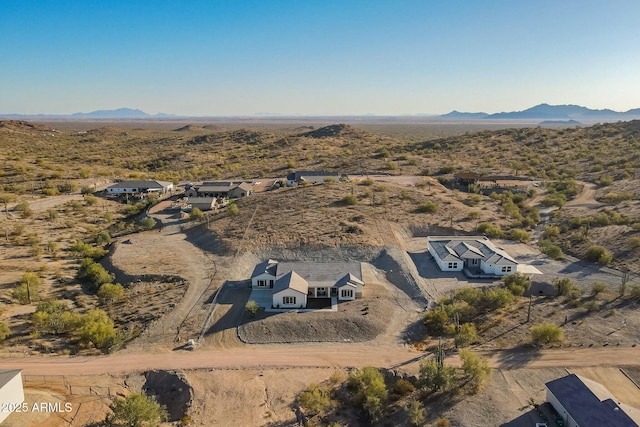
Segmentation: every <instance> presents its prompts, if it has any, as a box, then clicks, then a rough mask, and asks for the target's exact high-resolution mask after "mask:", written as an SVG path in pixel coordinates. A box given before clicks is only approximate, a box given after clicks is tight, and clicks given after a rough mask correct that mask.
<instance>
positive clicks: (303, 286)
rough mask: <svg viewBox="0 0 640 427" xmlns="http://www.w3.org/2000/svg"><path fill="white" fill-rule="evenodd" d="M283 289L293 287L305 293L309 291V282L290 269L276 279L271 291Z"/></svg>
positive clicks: (275, 292)
mask: <svg viewBox="0 0 640 427" xmlns="http://www.w3.org/2000/svg"><path fill="white" fill-rule="evenodd" d="M285 289H293V290H295V291H298V292H300V293H303V294H305V295H306V294H307V292H308V291H309V283H308V282H307V281H306V280H304V279H303V278H302V277H300V275H299V274H298V273H296V272H295V271H290V272H288V273H287V274H285V275H284V276H280V277H279V278H278V279H276V283H275V285H274V286H273V293H274V294H277V293H278V292H282V291H284V290H285Z"/></svg>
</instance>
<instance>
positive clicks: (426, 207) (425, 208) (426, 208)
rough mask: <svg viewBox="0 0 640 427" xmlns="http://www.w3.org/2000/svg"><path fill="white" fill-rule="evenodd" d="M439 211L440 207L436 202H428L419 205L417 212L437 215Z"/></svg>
mask: <svg viewBox="0 0 640 427" xmlns="http://www.w3.org/2000/svg"><path fill="white" fill-rule="evenodd" d="M439 209H440V206H439V205H438V204H437V203H436V202H433V201H428V202H426V203H422V204H421V205H419V206H418V209H417V210H418V212H420V213H436V212H438V210H439Z"/></svg>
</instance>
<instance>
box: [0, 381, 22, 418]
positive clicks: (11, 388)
mask: <svg viewBox="0 0 640 427" xmlns="http://www.w3.org/2000/svg"><path fill="white" fill-rule="evenodd" d="M22 402H24V390H23V389H22V370H21V369H7V370H0V404H2V408H0V423H2V422H3V421H4V420H5V419H6V418H7V417H8V416H9V415H10V414H11V413H12V412H17V411H16V410H12V409H13V408H18V407H20V405H21V404H22Z"/></svg>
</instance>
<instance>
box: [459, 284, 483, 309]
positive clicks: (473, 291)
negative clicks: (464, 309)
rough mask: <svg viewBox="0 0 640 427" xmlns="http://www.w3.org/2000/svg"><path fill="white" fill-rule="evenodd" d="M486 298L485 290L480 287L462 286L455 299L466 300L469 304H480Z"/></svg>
mask: <svg viewBox="0 0 640 427" xmlns="http://www.w3.org/2000/svg"><path fill="white" fill-rule="evenodd" d="M483 298H484V292H482V289H480V288H471V287H468V288H462V289H459V290H458V291H456V293H455V294H454V296H453V300H454V301H464V302H466V303H467V304H469V305H478V304H480V302H481V301H482V300H483Z"/></svg>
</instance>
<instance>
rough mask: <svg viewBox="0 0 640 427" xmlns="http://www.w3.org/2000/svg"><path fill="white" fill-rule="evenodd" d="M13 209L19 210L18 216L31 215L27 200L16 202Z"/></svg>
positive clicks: (25, 216) (26, 216)
mask: <svg viewBox="0 0 640 427" xmlns="http://www.w3.org/2000/svg"><path fill="white" fill-rule="evenodd" d="M13 209H14V210H15V211H16V212H20V216H22V218H29V217H30V216H31V215H33V211H32V210H31V206H29V202H27V201H26V200H23V201H21V202H20V203H18V204H17V205H16V207H15V208H13Z"/></svg>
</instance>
